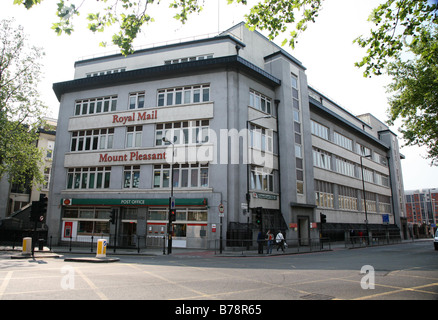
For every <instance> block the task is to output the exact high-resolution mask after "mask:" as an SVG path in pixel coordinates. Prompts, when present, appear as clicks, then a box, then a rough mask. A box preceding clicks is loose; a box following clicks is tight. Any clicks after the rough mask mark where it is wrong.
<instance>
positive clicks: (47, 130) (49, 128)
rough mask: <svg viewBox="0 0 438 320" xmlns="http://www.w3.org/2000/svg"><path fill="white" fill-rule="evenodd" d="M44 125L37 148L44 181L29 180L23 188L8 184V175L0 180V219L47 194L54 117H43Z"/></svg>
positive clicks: (52, 148)
mask: <svg viewBox="0 0 438 320" xmlns="http://www.w3.org/2000/svg"><path fill="white" fill-rule="evenodd" d="M43 120H44V122H45V126H44V127H41V128H39V130H38V141H37V142H36V143H37V146H38V148H40V149H42V152H43V159H42V161H43V167H42V168H41V170H43V171H44V183H43V185H38V186H31V185H30V182H29V183H28V185H27V186H25V187H24V188H22V187H20V186H18V185H14V184H10V183H9V181H8V177H7V176H4V177H3V178H2V179H1V180H0V197H1V200H2V201H0V219H2V218H3V219H4V218H6V217H9V216H11V215H12V214H13V213H15V212H18V211H20V210H21V209H22V208H23V207H26V206H28V205H29V204H30V203H31V202H32V201H37V200H39V199H40V194H42V195H45V196H48V195H49V181H50V172H51V168H52V160H53V151H54V149H55V135H56V119H52V118H43Z"/></svg>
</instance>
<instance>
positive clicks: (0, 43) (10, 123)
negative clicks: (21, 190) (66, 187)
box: [0, 20, 45, 185]
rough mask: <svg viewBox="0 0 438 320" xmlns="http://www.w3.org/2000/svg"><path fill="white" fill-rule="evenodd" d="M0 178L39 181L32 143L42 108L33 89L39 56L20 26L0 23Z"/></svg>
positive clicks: (38, 72)
mask: <svg viewBox="0 0 438 320" xmlns="http://www.w3.org/2000/svg"><path fill="white" fill-rule="evenodd" d="M0 27H1V30H0V52H1V55H0V177H2V176H4V175H5V174H8V177H9V180H10V182H11V183H17V184H21V185H24V183H25V182H26V179H28V180H32V179H33V181H34V183H35V184H37V183H41V182H42V181H43V176H42V172H41V170H40V166H41V162H42V156H41V151H40V150H39V149H38V148H37V146H36V141H37V129H38V127H39V125H40V124H41V120H40V116H41V113H42V111H43V110H44V109H45V107H44V106H43V104H42V102H41V101H40V100H39V94H38V91H37V86H38V83H39V82H40V75H41V70H40V69H41V65H40V64H39V60H40V58H41V56H42V51H41V49H40V48H35V47H28V46H27V44H26V38H25V36H24V33H23V29H22V28H21V27H17V28H15V27H14V26H13V22H12V21H11V20H3V21H1V22H0Z"/></svg>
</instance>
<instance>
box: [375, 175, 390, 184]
mask: <svg viewBox="0 0 438 320" xmlns="http://www.w3.org/2000/svg"><path fill="white" fill-rule="evenodd" d="M376 184H378V185H381V186H385V187H389V177H388V176H387V175H384V174H382V173H379V172H376Z"/></svg>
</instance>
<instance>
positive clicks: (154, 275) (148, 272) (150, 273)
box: [126, 264, 209, 297]
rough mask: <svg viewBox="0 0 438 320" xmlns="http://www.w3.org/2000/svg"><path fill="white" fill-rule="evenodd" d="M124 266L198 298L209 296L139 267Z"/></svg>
mask: <svg viewBox="0 0 438 320" xmlns="http://www.w3.org/2000/svg"><path fill="white" fill-rule="evenodd" d="M126 265H128V266H130V267H131V268H134V269H136V270H139V271H141V272H143V273H146V274H148V275H150V276H152V277H155V278H158V279H160V280H163V281H166V282H168V283H170V284H173V285H175V286H178V287H181V288H183V289H186V290H188V291H191V292H194V293H196V294H197V295H198V297H208V296H209V294H206V293H205V292H201V291H198V290H194V289H192V288H190V287H188V286H184V285H182V284H181V283H178V282H176V281H172V280H169V279H167V278H165V277H162V276H159V275H157V274H154V273H152V272H150V271H147V270H144V269H142V268H140V267H137V266H136V265H132V264H126Z"/></svg>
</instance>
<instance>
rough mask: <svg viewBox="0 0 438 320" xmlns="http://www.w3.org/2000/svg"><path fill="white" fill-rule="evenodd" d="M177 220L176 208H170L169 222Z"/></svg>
mask: <svg viewBox="0 0 438 320" xmlns="http://www.w3.org/2000/svg"><path fill="white" fill-rule="evenodd" d="M172 221H176V212H175V209H170V211H169V222H172Z"/></svg>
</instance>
